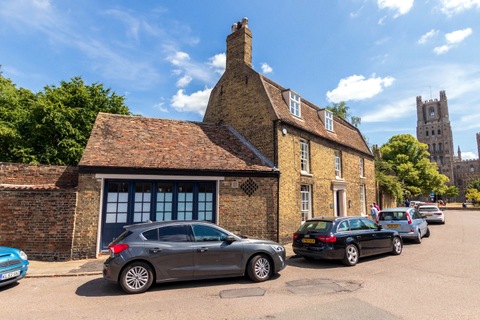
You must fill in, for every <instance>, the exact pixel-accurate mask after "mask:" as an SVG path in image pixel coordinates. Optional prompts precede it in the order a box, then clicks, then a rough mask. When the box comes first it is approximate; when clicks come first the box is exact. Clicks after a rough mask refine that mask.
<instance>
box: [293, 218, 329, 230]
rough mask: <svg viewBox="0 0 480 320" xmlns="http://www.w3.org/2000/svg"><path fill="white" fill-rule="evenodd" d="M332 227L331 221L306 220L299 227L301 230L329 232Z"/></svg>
mask: <svg viewBox="0 0 480 320" xmlns="http://www.w3.org/2000/svg"><path fill="white" fill-rule="evenodd" d="M331 227H332V222H331V221H306V222H305V223H304V224H302V226H301V227H300V228H299V229H298V231H301V232H308V231H318V232H328V231H330V229H331Z"/></svg>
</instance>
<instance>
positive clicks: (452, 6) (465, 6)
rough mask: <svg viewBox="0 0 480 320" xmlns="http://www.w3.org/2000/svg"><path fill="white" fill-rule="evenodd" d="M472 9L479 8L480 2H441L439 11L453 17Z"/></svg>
mask: <svg viewBox="0 0 480 320" xmlns="http://www.w3.org/2000/svg"><path fill="white" fill-rule="evenodd" d="M472 8H477V9H478V8H480V0H441V3H440V11H442V12H443V13H444V14H446V15H447V16H453V15H455V14H459V13H461V12H463V11H466V10H470V9H472Z"/></svg>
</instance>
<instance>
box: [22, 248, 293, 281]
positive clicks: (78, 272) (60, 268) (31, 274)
mask: <svg viewBox="0 0 480 320" xmlns="http://www.w3.org/2000/svg"><path fill="white" fill-rule="evenodd" d="M283 246H284V247H285V250H286V255H287V260H288V259H289V258H291V257H292V256H294V255H295V253H293V250H292V245H291V244H285V245H283ZM107 258H108V256H107V255H100V256H99V257H98V258H97V259H83V260H70V261H60V262H59V261H55V262H47V261H36V260H30V261H29V262H30V265H29V267H28V272H27V276H26V277H27V278H46V277H78V276H91V275H101V274H102V270H103V263H104V262H105V260H107Z"/></svg>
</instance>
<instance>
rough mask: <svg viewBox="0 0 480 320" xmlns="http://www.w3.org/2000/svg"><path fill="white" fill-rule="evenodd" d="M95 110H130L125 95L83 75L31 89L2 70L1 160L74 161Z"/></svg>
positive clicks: (0, 109) (121, 111)
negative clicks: (13, 80)
mask: <svg viewBox="0 0 480 320" xmlns="http://www.w3.org/2000/svg"><path fill="white" fill-rule="evenodd" d="M99 112H105V113H114V114H131V113H130V111H129V109H128V107H127V106H126V105H125V104H124V97H122V96H118V95H116V94H115V93H114V92H111V90H110V89H105V88H104V87H103V85H102V84H98V83H94V84H92V85H86V84H85V83H84V81H83V80H82V78H81V77H75V78H72V79H71V81H69V82H66V81H61V82H60V86H59V87H56V86H46V87H45V88H44V90H43V91H41V92H39V93H37V94H33V93H32V92H30V91H28V90H26V89H22V88H21V89H17V88H16V86H15V85H14V84H13V83H12V82H11V80H9V79H7V78H4V77H3V76H2V74H1V73H0V147H1V148H2V152H1V153H0V161H4V162H21V163H30V164H37V163H42V164H56V165H77V164H78V162H79V161H80V158H81V157H82V154H83V150H84V149H85V146H86V144H87V141H88V138H89V136H90V132H91V130H92V127H93V124H94V122H95V119H96V117H97V114H98V113H99Z"/></svg>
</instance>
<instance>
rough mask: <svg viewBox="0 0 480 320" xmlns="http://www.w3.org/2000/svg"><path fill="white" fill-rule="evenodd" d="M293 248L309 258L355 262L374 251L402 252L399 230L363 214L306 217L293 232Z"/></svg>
mask: <svg viewBox="0 0 480 320" xmlns="http://www.w3.org/2000/svg"><path fill="white" fill-rule="evenodd" d="M292 248H293V252H295V253H296V254H297V255H299V256H302V257H304V258H305V259H336V260H342V261H343V263H345V264H346V265H347V266H354V265H356V264H357V262H358V259H359V258H361V257H366V256H370V255H374V254H381V253H386V252H391V253H393V254H395V255H399V254H401V253H402V248H403V242H402V239H401V237H400V236H399V234H398V232H397V231H393V230H384V229H382V226H380V225H377V224H376V223H375V222H373V221H372V220H370V219H366V218H362V217H353V216H352V217H319V218H313V219H310V220H307V221H305V223H303V224H302V225H301V226H300V228H298V230H297V231H296V232H295V233H294V234H293V244H292Z"/></svg>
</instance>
